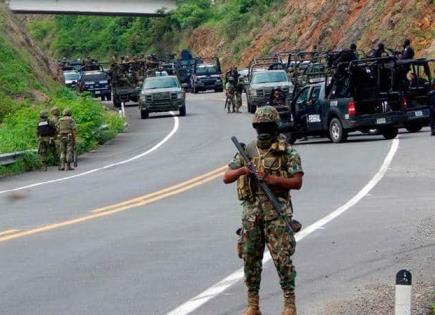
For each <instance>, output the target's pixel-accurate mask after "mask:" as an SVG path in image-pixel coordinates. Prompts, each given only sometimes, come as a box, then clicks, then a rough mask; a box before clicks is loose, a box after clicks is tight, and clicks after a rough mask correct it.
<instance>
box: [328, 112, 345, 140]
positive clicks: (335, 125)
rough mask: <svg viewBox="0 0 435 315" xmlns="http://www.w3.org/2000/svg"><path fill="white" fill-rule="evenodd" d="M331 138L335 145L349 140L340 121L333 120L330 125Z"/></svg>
mask: <svg viewBox="0 0 435 315" xmlns="http://www.w3.org/2000/svg"><path fill="white" fill-rule="evenodd" d="M329 136H330V137H331V141H332V142H334V143H340V142H345V141H346V140H347V132H346V130H344V129H343V125H342V124H341V121H340V119H338V118H332V120H331V122H330V123H329Z"/></svg>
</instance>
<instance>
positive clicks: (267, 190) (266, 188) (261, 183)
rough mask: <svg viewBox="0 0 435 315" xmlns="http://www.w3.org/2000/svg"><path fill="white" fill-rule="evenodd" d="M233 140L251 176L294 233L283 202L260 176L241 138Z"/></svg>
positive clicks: (292, 232)
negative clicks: (283, 208)
mask: <svg viewBox="0 0 435 315" xmlns="http://www.w3.org/2000/svg"><path fill="white" fill-rule="evenodd" d="M231 141H232V142H233V143H234V145H235V146H236V148H237V151H239V154H240V156H241V157H242V158H243V160H245V164H246V167H247V168H248V169H249V176H250V177H251V178H252V179H253V180H254V181H255V182H256V183H257V184H258V187H260V189H261V190H262V191H263V192H264V194H265V195H266V197H267V199H269V201H270V203H271V204H272V207H273V208H274V209H275V211H276V212H277V214H278V215H279V216H280V217H282V218H283V220H284V222H285V224H286V226H287V229H288V231H289V232H290V233H291V234H294V233H295V232H294V230H293V228H292V226H291V223H290V221H289V218H288V216H286V215H285V213H284V211H283V210H282V208H281V204H280V203H279V201H278V200H277V199H276V197H275V196H274V194H273V193H272V191H271V190H270V188H269V186H267V184H266V183H265V182H264V181H263V180H262V179H260V178H258V176H257V170H256V168H255V165H254V164H253V163H252V162H251V160H250V159H249V157H248V156H247V155H246V152H245V149H244V148H243V147H242V145H241V144H240V142H239V140H237V138H236V137H232V138H231Z"/></svg>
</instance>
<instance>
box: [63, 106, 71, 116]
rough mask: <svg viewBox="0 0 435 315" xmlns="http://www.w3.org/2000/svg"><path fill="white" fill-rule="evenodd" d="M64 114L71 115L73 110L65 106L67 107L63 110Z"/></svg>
mask: <svg viewBox="0 0 435 315" xmlns="http://www.w3.org/2000/svg"><path fill="white" fill-rule="evenodd" d="M63 115H64V116H71V110H69V109H68V108H65V109H64V110H63Z"/></svg>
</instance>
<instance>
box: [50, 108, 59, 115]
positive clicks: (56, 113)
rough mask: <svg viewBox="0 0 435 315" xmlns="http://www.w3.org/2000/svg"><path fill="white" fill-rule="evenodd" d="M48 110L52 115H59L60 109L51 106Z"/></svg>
mask: <svg viewBox="0 0 435 315" xmlns="http://www.w3.org/2000/svg"><path fill="white" fill-rule="evenodd" d="M50 112H51V114H52V115H56V116H59V115H60V110H59V108H57V107H52V108H51V110H50Z"/></svg>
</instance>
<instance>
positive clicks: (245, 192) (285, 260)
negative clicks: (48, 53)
mask: <svg viewBox="0 0 435 315" xmlns="http://www.w3.org/2000/svg"><path fill="white" fill-rule="evenodd" d="M279 122H280V119H279V113H278V111H277V110H276V109H275V108H273V107H272V106H263V107H260V108H258V109H257V111H256V113H255V116H254V120H253V127H254V128H255V129H256V131H257V140H254V141H252V142H251V143H250V144H248V145H247V146H246V153H247V155H248V157H249V158H250V159H251V161H252V163H253V164H254V165H255V166H256V169H257V171H258V174H257V175H258V176H259V177H260V178H262V179H263V181H264V182H265V183H266V184H267V185H268V186H269V187H270V189H271V190H272V192H273V194H274V195H275V197H276V198H277V199H278V200H279V202H280V203H281V205H282V208H283V211H284V213H285V214H286V215H287V216H289V219H290V222H292V223H291V225H292V230H293V231H294V232H297V231H298V230H300V228H301V226H300V225H299V226H297V221H293V220H292V215H293V209H292V204H291V199H290V190H291V189H300V188H301V187H302V177H303V174H304V173H303V170H302V166H301V159H300V156H299V154H298V153H297V152H296V150H295V149H294V148H293V147H292V146H290V145H289V144H288V143H287V142H286V138H285V137H284V136H283V135H280V134H279V133H278V124H279ZM223 180H224V183H226V184H230V183H233V182H235V181H237V193H238V197H239V200H241V201H242V205H243V212H242V227H243V228H242V232H241V239H240V241H239V256H241V258H243V260H244V273H245V283H246V286H247V288H248V307H247V309H246V310H245V313H244V314H245V315H261V312H260V307H259V295H258V293H259V290H260V281H261V271H262V259H263V252H264V248H265V245H267V247H268V249H269V252H270V253H271V256H272V258H273V261H274V263H275V266H276V269H277V272H278V275H279V278H280V284H281V288H282V290H283V292H284V311H283V313H282V314H283V315H295V314H296V306H295V277H296V271H295V268H294V266H293V263H292V260H291V256H292V255H293V253H294V251H295V246H296V241H295V238H294V235H293V234H294V233H293V231H289V230H288V227H287V225H286V221H285V219H284V218H283V217H281V216H279V215H278V212H277V211H276V210H275V209H274V208H273V206H272V204H271V203H270V201H269V199H267V197H266V196H265V195H264V193H263V192H262V191H261V190H260V189H259V187H258V186H257V185H256V183H255V182H253V181H252V180H251V179H250V177H249V169H248V168H247V167H246V165H245V162H244V160H243V159H242V158H241V156H240V155H239V154H237V155H236V156H235V157H234V159H233V160H232V161H231V162H230V163H229V168H228V170H227V171H226V173H225V175H224V179H223Z"/></svg>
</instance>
